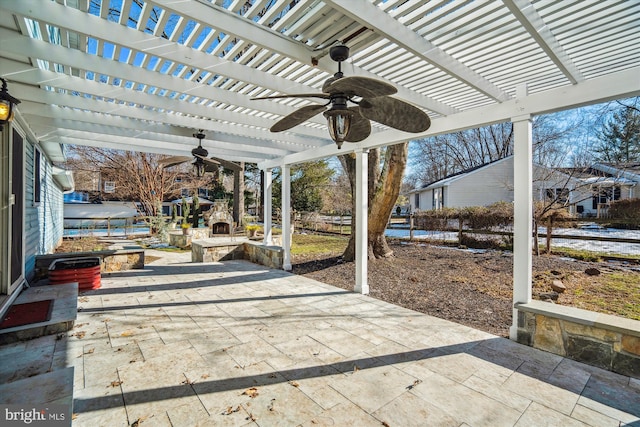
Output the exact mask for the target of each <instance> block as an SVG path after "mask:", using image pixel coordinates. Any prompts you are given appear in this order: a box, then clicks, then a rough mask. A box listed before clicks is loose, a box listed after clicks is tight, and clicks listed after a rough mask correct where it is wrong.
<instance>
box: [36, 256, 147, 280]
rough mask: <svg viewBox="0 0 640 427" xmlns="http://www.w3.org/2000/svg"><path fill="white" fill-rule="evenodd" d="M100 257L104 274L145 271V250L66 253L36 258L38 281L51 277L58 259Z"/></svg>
mask: <svg viewBox="0 0 640 427" xmlns="http://www.w3.org/2000/svg"><path fill="white" fill-rule="evenodd" d="M83 257H99V258H100V260H101V263H100V265H101V267H100V270H101V271H102V272H103V273H108V272H111V271H126V270H141V269H144V249H115V250H112V249H106V250H102V251H89V252H66V253H55V254H46V255H38V256H36V271H35V273H36V279H42V278H45V277H47V276H48V275H49V266H50V265H51V263H52V262H53V261H55V260H57V259H66V258H83Z"/></svg>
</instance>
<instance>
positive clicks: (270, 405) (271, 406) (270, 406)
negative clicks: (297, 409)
mask: <svg viewBox="0 0 640 427" xmlns="http://www.w3.org/2000/svg"><path fill="white" fill-rule="evenodd" d="M275 401H276V399H275V398H274V399H271V402H270V403H269V406H267V408H269V411H273V410H274V409H273V405H274V403H273V402H275Z"/></svg>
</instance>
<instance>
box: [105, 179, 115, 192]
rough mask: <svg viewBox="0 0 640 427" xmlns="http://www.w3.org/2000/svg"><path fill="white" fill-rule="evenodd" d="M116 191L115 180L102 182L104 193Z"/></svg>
mask: <svg viewBox="0 0 640 427" xmlns="http://www.w3.org/2000/svg"><path fill="white" fill-rule="evenodd" d="M115 191H116V183H115V181H105V182H104V192H105V193H113V192H115Z"/></svg>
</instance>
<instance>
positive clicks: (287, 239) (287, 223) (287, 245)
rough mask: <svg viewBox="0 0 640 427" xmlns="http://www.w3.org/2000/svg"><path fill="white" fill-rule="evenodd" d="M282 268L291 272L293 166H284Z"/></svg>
mask: <svg viewBox="0 0 640 427" xmlns="http://www.w3.org/2000/svg"><path fill="white" fill-rule="evenodd" d="M280 211H281V212H282V250H283V255H282V268H283V269H284V270H287V271H289V270H291V166H290V165H286V164H285V165H282V209H281V210H280Z"/></svg>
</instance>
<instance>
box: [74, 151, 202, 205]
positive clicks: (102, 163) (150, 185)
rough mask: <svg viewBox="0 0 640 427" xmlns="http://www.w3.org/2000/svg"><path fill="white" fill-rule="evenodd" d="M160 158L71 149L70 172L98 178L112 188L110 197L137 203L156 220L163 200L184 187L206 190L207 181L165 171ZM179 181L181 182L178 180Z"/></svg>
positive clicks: (129, 153) (151, 155) (174, 196)
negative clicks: (89, 174) (94, 175)
mask: <svg viewBox="0 0 640 427" xmlns="http://www.w3.org/2000/svg"><path fill="white" fill-rule="evenodd" d="M165 157H166V156H163V155H160V154H149V153H139V152H131V151H121V150H111V149H104V148H96V147H84V146H74V147H73V149H72V157H71V158H70V160H69V161H68V167H69V169H72V170H74V171H82V172H83V173H87V172H91V173H93V174H97V176H98V177H99V182H104V181H110V182H113V183H114V184H115V187H114V189H113V193H112V194H111V195H110V196H111V197H113V198H115V199H119V200H129V201H133V202H136V206H137V208H138V210H139V211H140V213H141V214H142V215H149V216H156V215H158V214H159V212H158V209H159V207H160V206H161V205H162V202H163V200H166V199H170V198H177V197H178V196H180V193H181V190H182V189H183V188H185V187H187V188H192V189H196V188H198V187H202V186H205V185H206V184H207V183H208V181H209V180H210V178H207V177H204V178H196V177H193V176H192V175H191V174H189V173H185V170H184V168H171V169H165V168H163V167H162V165H160V164H159V163H158V160H160V159H163V158H165ZM178 178H180V179H178Z"/></svg>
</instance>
